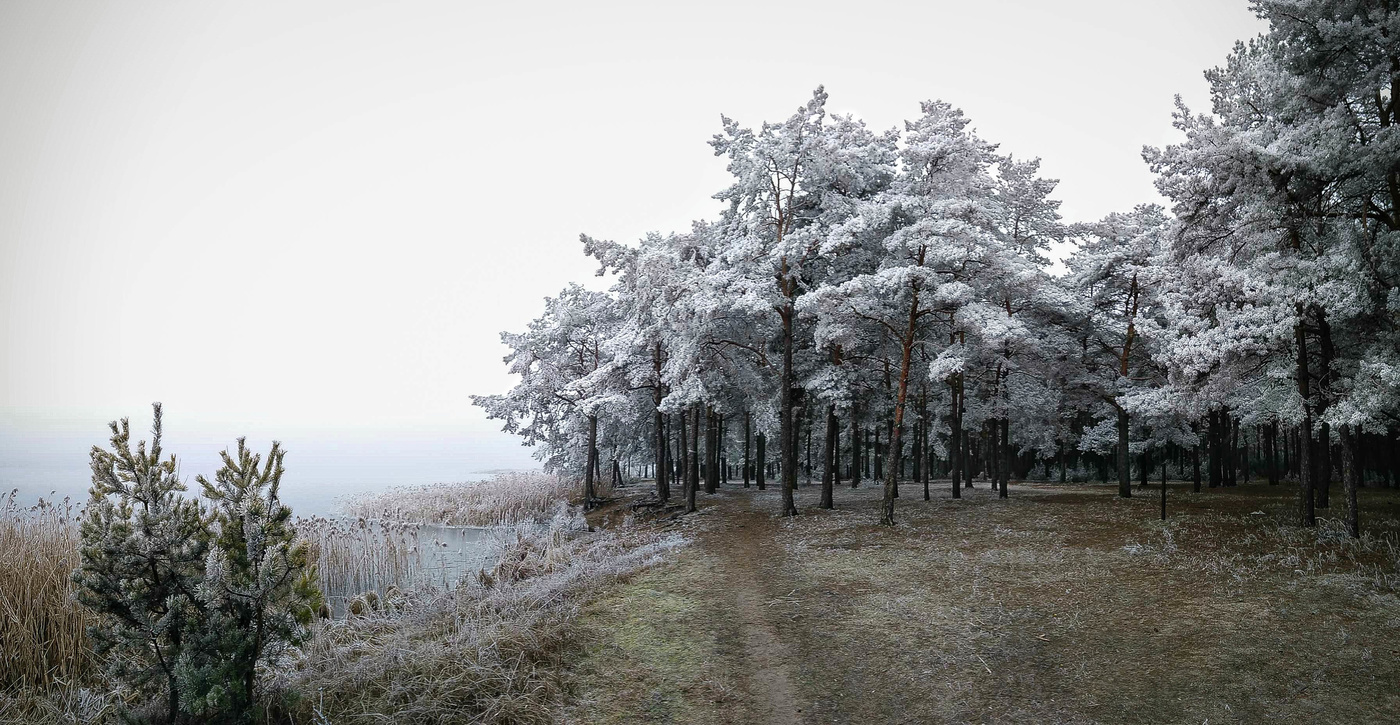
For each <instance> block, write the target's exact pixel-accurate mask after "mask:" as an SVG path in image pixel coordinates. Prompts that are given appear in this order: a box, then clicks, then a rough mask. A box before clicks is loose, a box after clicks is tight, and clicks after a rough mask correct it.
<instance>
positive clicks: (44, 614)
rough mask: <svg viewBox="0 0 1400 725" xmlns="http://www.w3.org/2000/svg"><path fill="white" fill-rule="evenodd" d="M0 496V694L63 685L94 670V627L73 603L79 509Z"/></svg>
mask: <svg viewBox="0 0 1400 725" xmlns="http://www.w3.org/2000/svg"><path fill="white" fill-rule="evenodd" d="M15 493H16V491H11V492H10V493H6V494H0V552H4V555H3V556H0V689H5V688H31V687H32V688H40V689H45V688H52V687H65V686H67V685H68V684H71V683H76V682H79V681H80V680H83V679H85V678H86V677H88V676H89V675H90V674H91V673H92V672H93V671H94V669H95V662H94V659H93V655H92V652H91V649H90V647H89V646H88V639H87V633H86V628H87V626H88V625H90V624H92V623H93V622H94V621H95V618H94V617H93V616H92V614H91V613H90V612H88V610H86V609H85V608H83V607H82V606H81V605H79V604H78V603H77V602H75V601H73V599H72V593H73V586H74V585H73V582H72V580H71V578H70V577H71V575H72V573H73V570H74V569H75V568H77V566H78V540H79V536H78V522H77V517H78V515H79V512H80V508H79V507H78V506H75V505H73V504H72V503H70V502H69V501H68V500H67V499H64V501H63V502H61V503H53V502H48V501H43V500H40V501H39V503H38V504H36V505H34V506H29V507H21V506H19V505H18V504H17V503H15V498H14V497H15Z"/></svg>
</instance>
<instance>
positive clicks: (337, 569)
mask: <svg viewBox="0 0 1400 725" xmlns="http://www.w3.org/2000/svg"><path fill="white" fill-rule="evenodd" d="M418 530H419V527H418V526H416V525H411V524H404V523H399V522H388V521H376V522H371V521H369V520H366V519H359V520H350V521H346V520H336V519H327V518H322V517H320V516H313V517H311V518H309V519H299V520H298V521H297V535H298V536H300V537H301V538H302V539H304V540H306V541H307V543H309V544H310V545H311V551H312V558H313V559H314V560H315V562H316V576H317V580H318V583H319V584H320V588H321V594H322V596H323V597H324V599H325V600H326V603H327V604H328V605H329V607H330V612H328V613H334V614H335V615H337V616H339V615H341V614H342V613H343V612H344V610H345V607H346V605H347V604H348V602H349V601H350V599H352V598H353V597H355V596H357V595H359V594H362V593H364V592H367V591H374V590H380V589H385V588H387V587H389V586H398V587H402V586H405V585H408V584H410V583H411V582H414V581H415V580H417V579H418V577H419V569H420V561H421V559H420V557H419V555H418V552H419V541H418V538H419V531H418Z"/></svg>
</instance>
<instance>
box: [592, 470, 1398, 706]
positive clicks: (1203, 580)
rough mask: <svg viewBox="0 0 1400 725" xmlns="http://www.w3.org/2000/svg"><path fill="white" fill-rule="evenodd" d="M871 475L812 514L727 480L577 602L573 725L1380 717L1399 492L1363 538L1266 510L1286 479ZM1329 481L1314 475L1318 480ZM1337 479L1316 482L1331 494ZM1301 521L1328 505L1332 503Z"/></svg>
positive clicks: (1376, 512) (810, 495) (1376, 504)
mask: <svg viewBox="0 0 1400 725" xmlns="http://www.w3.org/2000/svg"><path fill="white" fill-rule="evenodd" d="M976 485H977V487H976V488H975V489H973V490H971V491H965V497H964V498H963V499H961V500H953V499H952V498H951V497H950V495H949V492H948V490H947V487H948V484H947V483H946V482H942V484H941V485H936V487H935V489H934V500H933V501H930V502H925V501H923V500H922V490H919V489H916V488H915V487H914V486H913V485H910V484H905V485H903V486H902V487H901V491H902V494H903V496H904V497H903V498H901V499H900V500H899V501H898V502H897V514H896V515H897V518H898V519H899V524H898V525H897V526H895V527H893V528H891V527H884V526H879V525H878V524H877V520H878V506H879V491H878V490H877V487H875V486H866V487H864V488H861V489H858V490H854V491H853V490H850V489H847V488H843V489H839V490H838V491H837V506H838V508H837V509H836V510H834V511H821V510H818V509H816V508H815V505H816V499H817V495H818V489H817V488H816V487H811V488H806V487H802V488H799V491H798V500H799V507H800V508H801V509H802V515H801V516H798V517H796V518H793V519H779V518H777V517H776V516H775V513H776V512H777V511H778V510H779V503H778V492H777V491H776V490H775V489H773V488H771V487H770V488H769V490H768V491H764V492H759V491H757V490H756V489H747V490H746V489H743V488H741V487H738V486H736V485H734V484H730V485H729V486H727V487H725V488H724V489H723V490H721V491H720V492H719V493H718V494H715V495H712V496H702V497H701V502H700V505H701V510H700V511H699V512H698V513H696V514H692V515H689V516H685V517H682V518H680V519H678V520H673V521H672V520H668V521H664V522H660V523H653V524H649V525H664V526H670V527H674V528H676V529H679V530H681V531H684V532H685V533H687V534H688V535H690V536H692V537H693V538H694V544H693V545H691V546H689V547H687V548H685V549H684V550H682V551H681V552H680V553H679V554H678V555H677V556H676V558H675V560H674V561H672V562H671V563H668V564H665V565H663V566H660V567H657V568H655V569H653V570H650V571H648V572H646V573H644V574H642V575H640V576H639V577H637V578H635V579H633V580H631V581H629V582H628V583H626V584H622V585H620V586H618V587H617V588H616V589H614V590H613V591H611V592H610V593H608V594H607V595H605V596H604V597H603V598H601V599H600V600H597V601H595V602H593V603H591V604H590V605H588V609H587V611H586V612H585V613H584V616H583V617H582V619H581V621H580V628H581V629H580V634H581V641H582V642H583V643H584V644H582V645H581V646H580V648H579V649H580V651H578V652H576V653H572V655H571V656H570V657H569V658H568V660H569V661H571V662H572V663H573V664H572V665H571V666H570V670H569V673H568V675H567V682H568V687H569V688H570V691H571V693H572V695H573V697H572V700H573V703H574V704H573V705H572V706H571V708H570V710H569V719H570V720H571V721H574V722H586V723H629V722H660V723H665V722H674V723H859V724H860V725H875V724H876V723H923V722H930V723H1031V722H1034V723H1090V722H1103V723H1256V722H1338V723H1356V722H1393V721H1394V720H1393V718H1394V716H1395V713H1396V712H1397V711H1400V598H1397V591H1400V571H1397V568H1396V565H1397V559H1400V546H1397V541H1400V538H1398V537H1400V495H1397V494H1396V492H1394V491H1379V490H1375V489H1367V490H1363V491H1362V497H1361V509H1362V516H1363V526H1364V530H1365V532H1364V533H1365V535H1364V536H1363V538H1362V539H1361V540H1360V541H1353V540H1349V539H1347V537H1345V536H1344V535H1343V533H1342V529H1341V527H1340V523H1339V522H1337V521H1335V520H1331V519H1327V520H1324V521H1322V522H1321V524H1322V525H1321V526H1319V528H1318V529H1317V530H1312V531H1307V530H1303V529H1301V528H1298V527H1295V526H1292V525H1290V523H1289V522H1291V520H1292V512H1293V506H1294V499H1293V497H1292V494H1293V491H1294V489H1293V488H1291V487H1286V486H1280V487H1269V486H1266V485H1263V484H1246V485H1241V486H1239V487H1235V488H1221V489H1214V490H1207V491H1204V492H1202V493H1200V494H1193V493H1191V492H1190V486H1189V484H1181V483H1173V484H1171V487H1170V504H1169V506H1170V510H1169V518H1168V520H1167V521H1166V522H1162V521H1159V520H1158V510H1157V506H1158V504H1157V490H1156V488H1155V487H1154V488H1152V489H1147V490H1140V489H1135V491H1134V494H1135V496H1134V498H1132V499H1126V500H1125V499H1119V498H1118V497H1117V496H1116V495H1115V493H1116V488H1114V487H1105V486H1057V485H1020V486H1018V485H1013V486H1012V488H1011V491H1010V498H1009V499H1007V500H999V499H997V498H996V497H995V494H993V493H992V492H991V491H990V490H989V488H988V486H987V484H985V483H983V482H978V483H977V484H976ZM1334 493H1337V492H1335V491H1334ZM1339 497H1340V496H1339V494H1338V498H1339ZM1336 503H1337V502H1335V501H1334V508H1333V509H1332V510H1331V512H1330V513H1329V512H1328V511H1322V512H1321V513H1322V515H1323V516H1329V515H1340V513H1341V510H1340V507H1338V506H1336Z"/></svg>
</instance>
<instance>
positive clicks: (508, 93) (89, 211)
mask: <svg viewBox="0 0 1400 725" xmlns="http://www.w3.org/2000/svg"><path fill="white" fill-rule="evenodd" d="M1262 29H1263V27H1262V25H1261V24H1260V22H1259V21H1258V20H1256V19H1255V18H1254V17H1253V15H1252V14H1251V13H1250V12H1249V10H1248V7H1247V3H1246V2H1245V0H1174V1H1173V2H1147V1H1145V0H1061V1H1060V2H1045V1H1044V0H1024V1H1013V0H1001V1H983V2H975V3H974V2H966V1H965V0H955V1H954V0H948V1H940V0H924V1H923V2H919V3H910V2H893V3H879V2H868V1H867V2H854V1H848V2H842V3H835V2H812V1H808V2H802V3H797V2H782V3H774V2H769V3H762V2H713V1H712V2H704V3H690V4H681V3H665V2H654V1H653V2H608V3H597V2H558V3H542V2H530V3H473V2H442V3H430V2H394V3H387V2H355V1H352V0H334V1H333V2H289V1H287V0H280V1H278V2H248V1H246V0H242V1H239V2H227V3H197V2H160V3H151V2H133V1H127V0H123V1H122V2H94V1H89V0H83V1H81V2H77V1H68V0H57V1H56V0H9V1H8V2H4V3H0V99H3V102H0V333H2V334H3V341H4V343H3V349H2V350H0V423H3V424H8V425H11V426H18V427H25V426H36V425H49V424H54V423H63V422H68V423H76V422H86V421H91V420H98V421H103V420H108V419H111V418H114V417H119V416H122V415H131V416H132V417H133V418H136V419H138V420H142V419H146V416H147V415H148V408H147V406H148V405H149V403H150V402H151V401H153V400H161V401H163V402H164V403H165V405H166V408H167V411H170V413H171V414H176V415H179V416H180V418H181V419H182V420H186V421H194V422H196V423H198V424H200V425H203V426H207V427H210V428H217V429H221V430H222V429H225V428H228V427H231V426H234V427H236V426H239V425H249V424H255V425H256V426H257V427H258V428H265V427H274V428H277V427H286V428H295V429H303V430H305V429H323V430H331V429H350V428H360V429H385V428H398V429H403V430H410V429H425V430H426V429H481V430H485V429H488V428H492V429H493V428H494V427H495V424H494V423H487V422H485V421H484V419H483V418H482V416H481V414H480V413H479V411H477V410H475V409H473V408H472V406H471V404H470V401H469V398H468V396H469V395H471V394H473V393H493V392H501V391H503V390H505V389H506V388H508V387H509V385H510V384H511V380H510V378H509V377H508V376H507V375H506V374H505V370H504V367H503V365H502V363H501V356H502V355H503V354H504V349H503V348H502V347H501V346H500V344H499V339H498V333H499V332H500V331H501V330H504V329H512V330H514V329H520V328H522V327H523V326H524V324H525V323H526V322H527V321H528V320H529V319H530V318H532V317H534V316H535V315H537V314H538V313H539V311H540V309H541V298H542V297H544V296H545V295H549V294H552V293H554V292H555V291H557V290H558V289H559V288H561V287H562V286H564V285H565V284H566V283H568V282H569V281H571V280H583V279H585V278H589V277H591V276H592V274H593V271H594V267H593V265H590V264H589V263H588V262H587V260H586V259H584V257H583V256H582V254H581V246H580V245H579V243H578V241H577V239H578V235H579V233H580V232H588V233H589V234H591V235H594V236H600V237H606V238H614V239H622V240H632V239H635V238H637V237H639V236H641V235H642V234H644V233H645V232H647V231H649V230H658V231H667V230H676V229H685V228H688V226H689V222H690V220H691V219H694V218H699V217H711V216H713V215H714V212H715V211H716V209H717V207H716V205H715V202H713V201H711V200H710V199H709V197H710V195H711V194H713V193H715V192H716V191H718V190H720V189H721V188H722V187H723V186H724V185H725V183H726V180H725V172H724V166H723V163H722V162H721V161H720V160H719V159H716V158H715V157H714V156H713V155H712V153H711V151H710V149H709V148H708V147H707V146H706V141H707V140H708V139H709V137H710V136H711V135H712V134H714V133H715V132H717V131H718V130H719V116H720V114H721V113H724V114H726V115H729V116H731V117H733V118H736V119H737V120H739V121H740V122H741V123H744V124H745V125H757V124H759V123H760V122H762V121H763V120H764V119H771V120H776V119H779V118H782V117H785V116H786V115H788V114H789V113H791V112H792V111H793V110H794V109H795V108H796V107H797V106H798V105H800V104H801V103H803V102H804V101H805V100H806V99H807V98H808V97H809V96H810V93H811V91H812V89H813V88H814V87H815V86H817V85H818V84H825V86H826V88H827V90H828V91H829V93H830V94H831V101H830V104H829V108H830V109H831V110H833V111H837V112H853V113H855V114H857V115H858V116H860V117H862V118H864V119H866V121H867V122H868V123H870V124H871V125H872V126H874V127H876V128H881V129H882V128H888V127H891V126H894V125H896V124H898V123H900V122H901V121H902V120H903V119H904V118H907V117H913V116H915V115H916V114H917V112H918V108H919V106H918V104H919V101H921V100H925V99H930V98H942V99H944V100H947V101H949V102H951V103H953V104H954V105H956V106H959V107H961V108H962V109H963V110H964V111H965V112H966V113H967V114H968V115H969V116H970V117H971V118H972V121H973V125H974V126H975V127H976V128H977V129H978V131H979V132H980V133H981V135H982V136H983V137H985V138H987V139H988V140H990V141H993V142H997V143H1000V144H1001V147H1002V150H1003V151H1010V152H1014V153H1015V154H1016V155H1018V156H1021V157H1029V156H1040V157H1042V158H1043V159H1044V166H1043V171H1044V173H1045V174H1046V175H1047V176H1051V177H1055V178H1059V179H1061V184H1060V187H1059V194H1058V195H1059V197H1060V198H1061V199H1063V200H1064V206H1063V211H1064V213H1065V215H1066V217H1067V218H1069V219H1071V220H1087V219H1094V218H1098V217H1100V216H1102V215H1103V214H1105V213H1108V212H1110V211H1115V210H1125V209H1128V208H1131V207H1132V206H1133V205H1134V204H1137V203H1141V202H1145V201H1156V200H1158V197H1157V196H1156V195H1155V192H1154V191H1153V188H1152V184H1151V181H1152V180H1151V176H1150V174H1149V173H1148V171H1147V169H1146V167H1145V166H1144V164H1143V162H1142V160H1141V157H1140V150H1141V147H1142V146H1143V144H1152V145H1160V144H1163V143H1166V142H1169V141H1171V140H1173V139H1174V135H1173V131H1172V129H1171V125H1170V124H1171V117H1170V116H1171V110H1172V97H1173V95H1174V94H1177V93H1180V94H1182V95H1183V96H1185V98H1186V99H1187V101H1188V102H1189V103H1191V104H1192V105H1193V106H1196V107H1199V108H1201V110H1205V105H1206V93H1205V84H1204V81H1203V80H1202V77H1201V72H1202V71H1203V70H1204V69H1206V68H1208V67H1211V66H1214V65H1217V64H1220V63H1222V62H1223V60H1224V57H1225V55H1226V54H1227V53H1228V52H1229V50H1230V47H1231V45H1232V43H1233V42H1234V41H1235V40H1236V39H1239V38H1245V37H1250V36H1253V35H1255V34H1256V33H1258V32H1259V31H1261V30H1262ZM140 427H142V428H144V427H145V426H144V424H143V425H142V426H140Z"/></svg>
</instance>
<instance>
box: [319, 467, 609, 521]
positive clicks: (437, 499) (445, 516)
mask: <svg viewBox="0 0 1400 725" xmlns="http://www.w3.org/2000/svg"><path fill="white" fill-rule="evenodd" d="M581 489H582V486H581V485H580V484H579V483H578V482H576V481H572V480H569V479H565V478H562V477H560V476H555V475H551V474H547V473H538V472H524V473H502V474H498V475H496V476H495V477H494V478H491V479H489V480H486V481H478V482H472V483H436V484H432V485H428V486H401V487H397V488H392V489H389V490H388V491H385V492H383V493H376V494H370V495H366V496H357V497H355V498H352V499H350V500H349V501H348V502H346V505H345V509H346V512H347V513H349V514H350V515H352V516H359V517H361V518H365V519H384V520H389V521H406V522H421V523H428V524H447V525H451V526H498V525H502V524H519V523H528V522H545V521H549V520H550V519H551V518H553V516H554V514H555V510H556V508H557V506H558V504H559V502H560V501H571V500H575V499H577V498H579V496H580V493H581ZM598 495H599V497H600V498H606V497H607V496H609V495H610V491H609V489H608V486H607V482H606V481H603V482H600V483H599V488H598Z"/></svg>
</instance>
